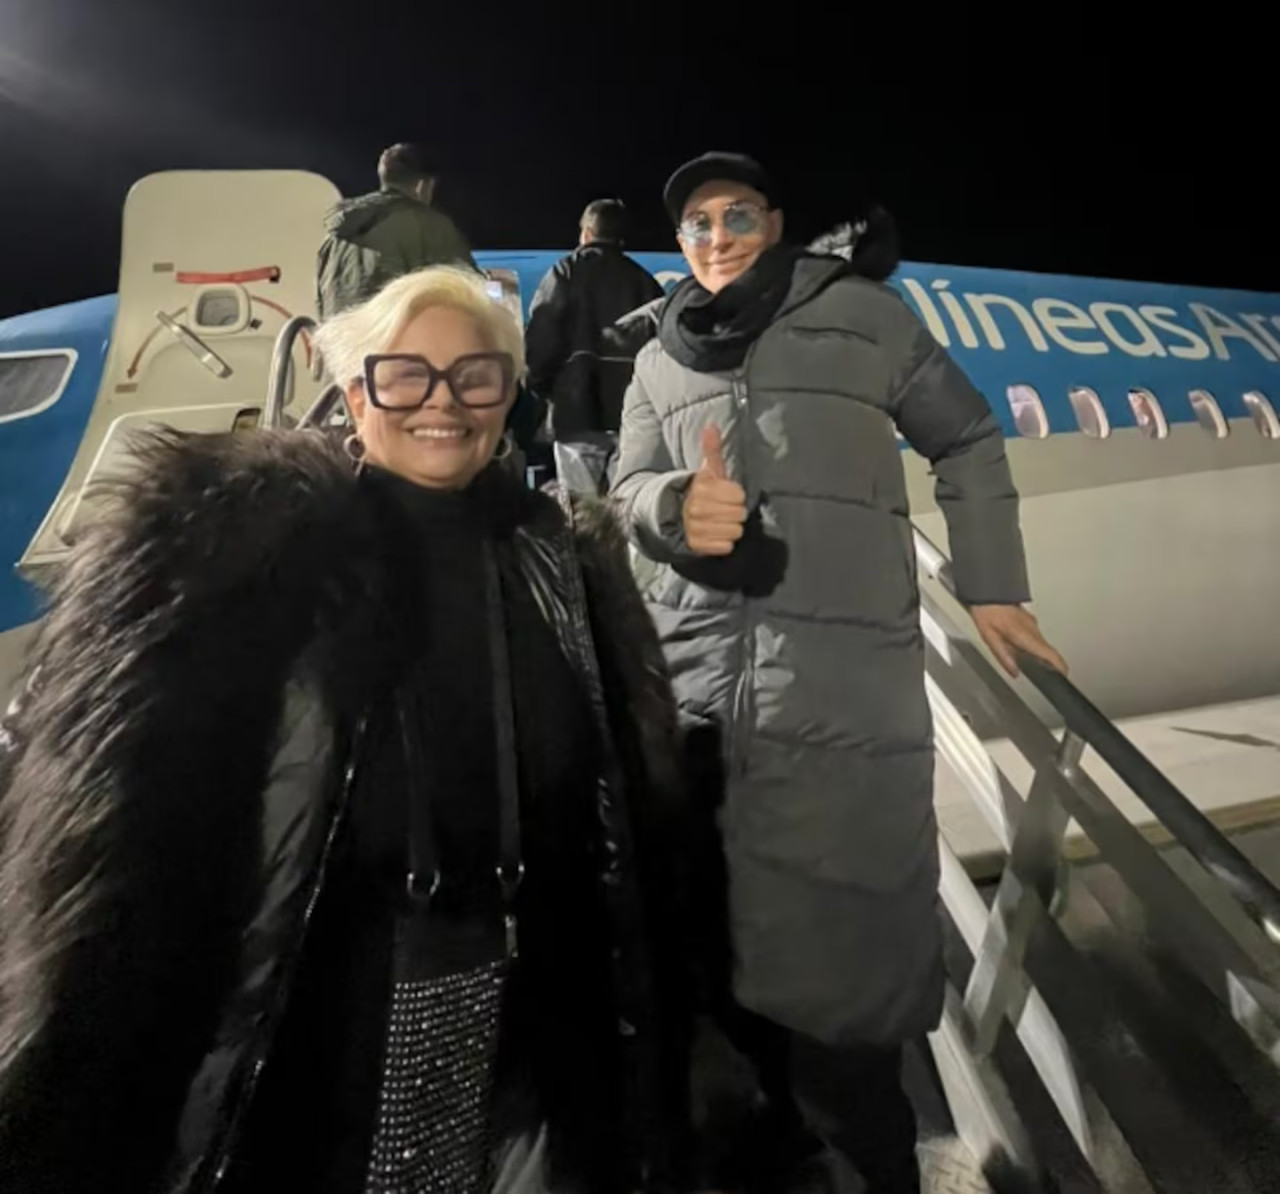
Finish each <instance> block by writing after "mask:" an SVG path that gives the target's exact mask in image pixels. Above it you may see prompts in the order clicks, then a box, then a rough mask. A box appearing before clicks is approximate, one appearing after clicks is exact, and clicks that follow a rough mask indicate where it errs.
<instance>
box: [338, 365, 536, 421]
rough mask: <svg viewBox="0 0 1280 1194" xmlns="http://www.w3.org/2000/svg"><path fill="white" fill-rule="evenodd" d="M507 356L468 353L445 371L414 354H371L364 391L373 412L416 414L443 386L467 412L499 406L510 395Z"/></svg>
mask: <svg viewBox="0 0 1280 1194" xmlns="http://www.w3.org/2000/svg"><path fill="white" fill-rule="evenodd" d="M514 372H515V362H514V361H513V360H512V359H511V355H510V353H505V352H473V353H468V354H467V355H466V356H462V357H459V358H458V359H457V360H456V361H454V362H453V364H452V365H450V366H449V368H447V369H437V368H436V367H435V366H434V365H433V364H432V363H431V362H430V361H428V360H427V358H426V357H423V356H418V355H417V354H415V353H400V352H394V353H376V354H374V355H373V356H367V357H365V359H364V379H363V380H364V389H365V393H366V394H367V395H368V396H369V401H370V402H372V403H373V405H374V406H376V407H378V409H379V410H418V409H419V408H420V407H423V406H426V404H427V403H428V402H430V401H431V395H432V394H434V393H435V392H436V386H437V385H439V384H440V382H444V383H445V385H447V386H448V387H449V392H450V393H451V394H452V395H453V397H454V401H456V402H458V403H460V404H461V405H463V406H466V407H469V408H470V409H472V410H482V409H484V408H485V407H487V406H500V405H501V404H502V403H503V402H504V401H505V400H506V397H507V395H508V394H509V393H510V391H511V383H512V379H513V374H514Z"/></svg>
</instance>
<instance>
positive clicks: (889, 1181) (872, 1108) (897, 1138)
mask: <svg viewBox="0 0 1280 1194" xmlns="http://www.w3.org/2000/svg"><path fill="white" fill-rule="evenodd" d="M791 1083H792V1088H793V1090H794V1092H795V1097H796V1101H797V1102H798V1103H799V1105H800V1110H801V1112H802V1113H803V1115H804V1118H805V1119H806V1120H807V1121H808V1123H809V1126H810V1127H811V1128H812V1129H813V1130H814V1131H815V1132H816V1133H817V1134H818V1135H819V1136H820V1137H821V1138H822V1139H823V1140H824V1141H825V1142H826V1144H827V1146H828V1147H829V1148H830V1149H831V1150H832V1152H834V1153H835V1154H836V1155H837V1156H839V1157H841V1158H842V1159H844V1160H845V1161H847V1162H848V1163H849V1164H851V1165H852V1166H853V1167H854V1168H855V1169H856V1170H857V1171H858V1172H859V1173H860V1174H861V1175H862V1177H863V1178H864V1179H865V1181H866V1183H867V1189H868V1194H918V1191H919V1189H920V1168H919V1165H918V1163H917V1161H916V1117H915V1111H914V1110H913V1109H912V1106H911V1101H910V1100H909V1099H908V1098H907V1095H906V1092H905V1091H904V1090H903V1088H902V1050H901V1048H893V1049H876V1048H868V1047H855V1048H848V1047H846V1048H840V1047H836V1046H832V1045H824V1044H822V1043H821V1042H820V1041H816V1040H813V1039H812V1038H811V1037H805V1036H801V1035H800V1034H798V1033H793V1034H791Z"/></svg>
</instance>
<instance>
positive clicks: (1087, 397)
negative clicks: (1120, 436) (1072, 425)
mask: <svg viewBox="0 0 1280 1194" xmlns="http://www.w3.org/2000/svg"><path fill="white" fill-rule="evenodd" d="M1070 397H1071V409H1072V410H1073V411H1075V414H1076V422H1077V423H1079V424H1080V430H1081V431H1082V432H1084V434H1085V435H1087V436H1088V437H1089V438H1090V439H1106V438H1107V436H1109V435H1110V434H1111V420H1110V419H1108V418H1107V411H1106V408H1105V407H1104V406H1103V405H1102V399H1101V398H1099V397H1098V395H1097V392H1096V391H1095V390H1091V389H1090V388H1089V387H1088V386H1072V387H1071V394H1070Z"/></svg>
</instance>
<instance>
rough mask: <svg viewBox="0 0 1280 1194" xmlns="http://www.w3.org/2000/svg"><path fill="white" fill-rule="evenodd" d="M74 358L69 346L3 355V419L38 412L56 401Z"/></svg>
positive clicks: (0, 361) (0, 415)
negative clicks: (50, 350) (53, 349)
mask: <svg viewBox="0 0 1280 1194" xmlns="http://www.w3.org/2000/svg"><path fill="white" fill-rule="evenodd" d="M75 360H76V354H75V353H74V352H72V351H71V350H70V349H66V350H64V351H61V352H25V353H15V354H13V355H12V356H0V423H6V422H8V421H9V420H11V419H22V418H25V417H26V416H27V415H34V414H39V413H40V411H42V410H47V409H48V408H49V407H51V406H52V405H53V404H54V403H55V402H57V401H58V399H59V398H60V397H61V396H62V391H63V390H64V389H65V388H66V384H67V378H68V377H70V376H71V367H72V366H73V365H74V364H75Z"/></svg>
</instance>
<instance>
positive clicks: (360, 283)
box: [316, 145, 476, 319]
mask: <svg viewBox="0 0 1280 1194" xmlns="http://www.w3.org/2000/svg"><path fill="white" fill-rule="evenodd" d="M378 178H379V180H380V181H381V183H382V186H381V189H380V190H377V191H374V192H372V193H371V194H368V195H360V196H358V197H357V198H355V199H344V200H343V201H342V202H341V203H339V204H338V205H337V206H336V207H335V208H334V209H333V210H332V211H331V212H330V213H329V215H328V219H327V222H326V223H327V232H328V235H327V236H326V237H325V241H324V244H323V245H322V246H321V247H320V255H319V259H318V262H317V270H316V308H317V310H318V311H319V312H320V315H321V318H323V319H328V318H329V317H330V316H333V315H337V314H338V313H339V312H341V311H345V310H347V308H348V307H354V306H356V305H358V304H359V303H362V302H364V301H365V300H366V299H368V298H372V297H373V296H374V295H375V294H377V293H378V291H380V290H381V289H382V288H383V287H384V286H385V285H386V284H387V283H388V282H390V281H393V280H394V279H395V278H398V277H400V276H401V275H402V274H410V273H413V272H414V270H419V269H423V268H424V267H426V266H428V265H466V266H469V267H470V268H471V269H476V263H475V260H474V259H473V258H472V256H471V248H470V246H469V245H468V244H467V240H466V237H464V236H463V235H462V233H461V232H460V231H459V230H458V227H457V225H456V224H455V223H454V222H453V221H452V220H451V219H450V218H449V217H448V216H447V215H445V213H444V212H442V211H441V210H440V209H439V208H438V207H435V206H434V204H433V199H434V196H435V188H436V182H437V178H436V176H435V175H434V174H433V173H432V172H431V170H430V169H428V167H427V165H426V163H425V161H424V159H423V156H422V152H421V150H420V149H419V148H418V146H416V145H393V146H392V147H391V148H390V149H388V150H385V151H384V152H383V154H382V157H381V159H380V160H379V161H378Z"/></svg>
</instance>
